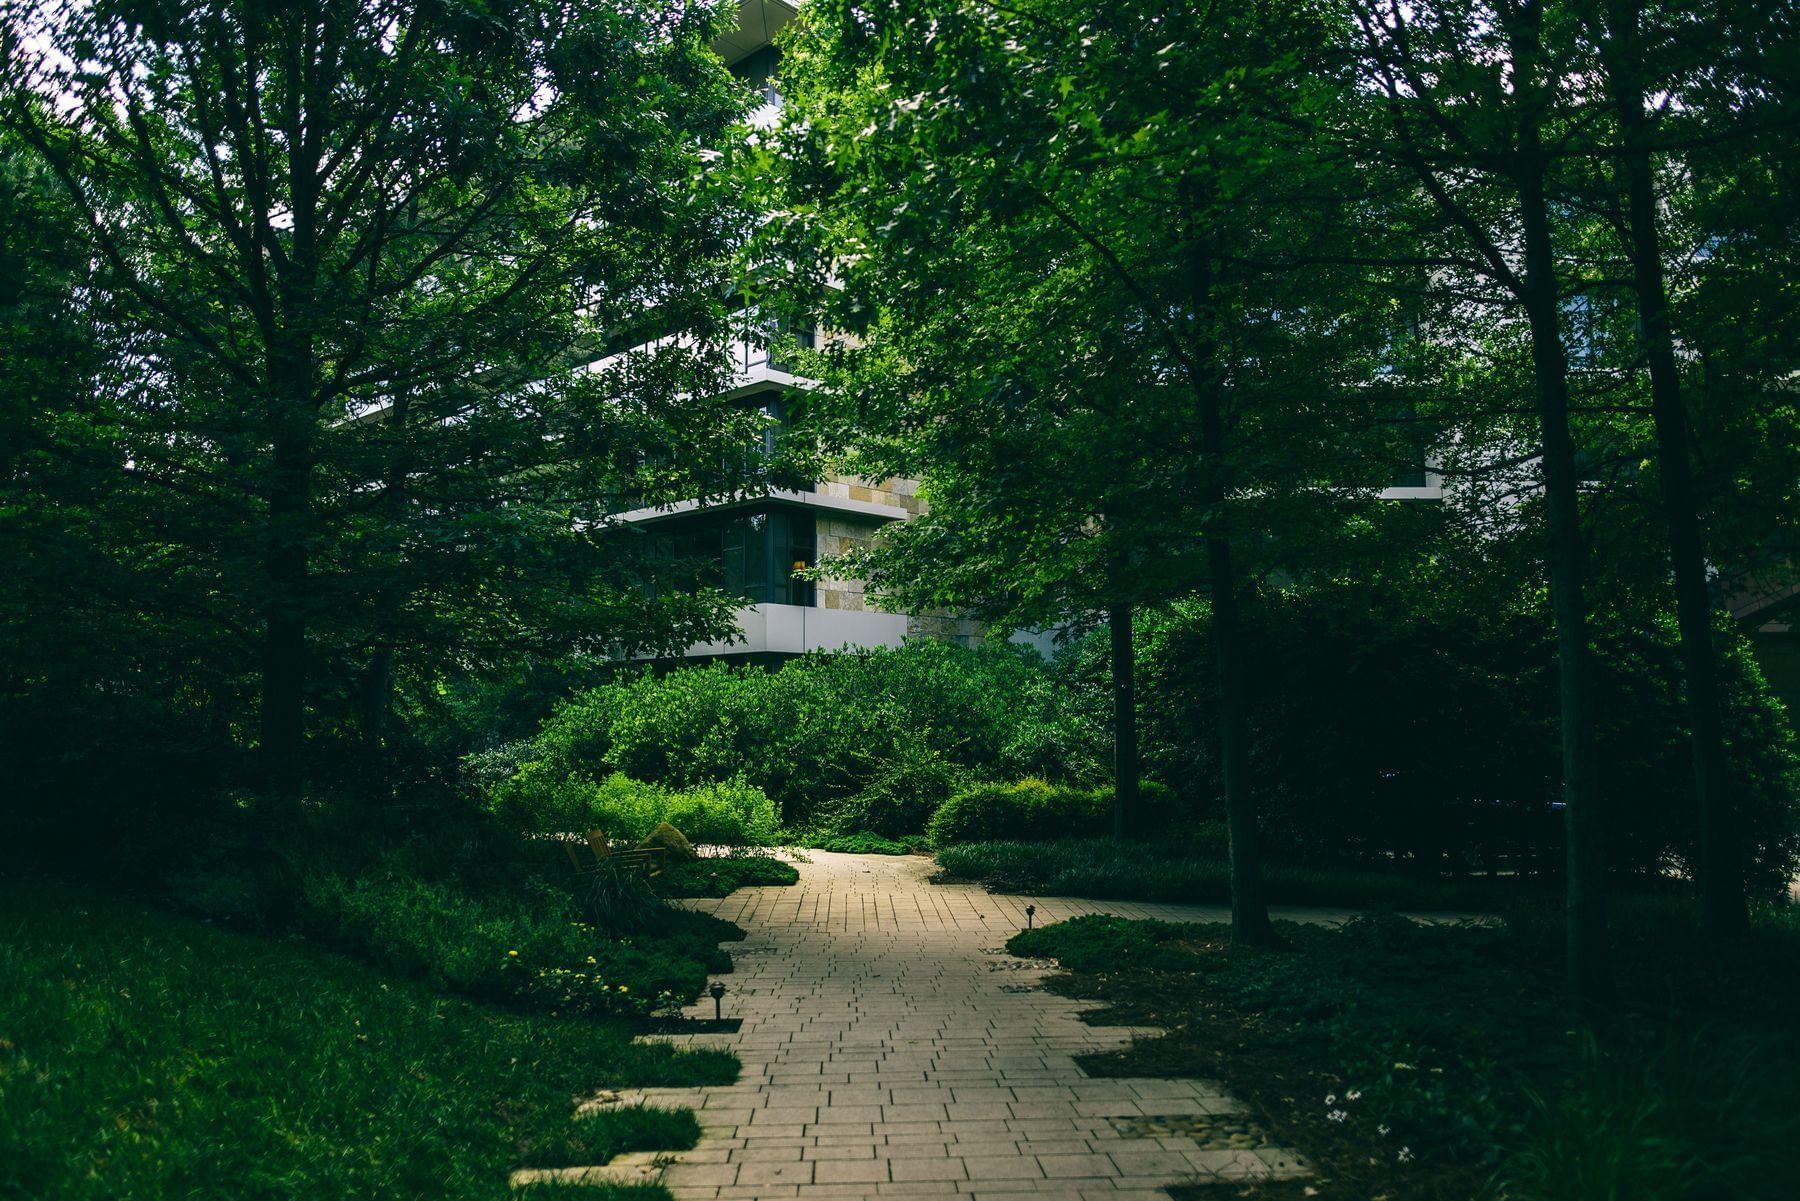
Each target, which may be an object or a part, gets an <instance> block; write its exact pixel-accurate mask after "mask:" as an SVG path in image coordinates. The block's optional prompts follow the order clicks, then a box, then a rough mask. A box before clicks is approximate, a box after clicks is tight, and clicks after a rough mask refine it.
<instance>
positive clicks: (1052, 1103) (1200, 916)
mask: <svg viewBox="0 0 1800 1201" xmlns="http://www.w3.org/2000/svg"><path fill="white" fill-rule="evenodd" d="M807 858H808V860H809V861H803V862H800V863H799V864H798V866H799V869H800V883H799V884H798V885H795V886H793V887H789V888H750V889H743V890H740V891H739V892H736V893H734V894H732V895H731V896H730V897H728V898H726V899H725V900H722V901H700V902H693V904H694V905H695V906H696V907H699V908H705V909H707V910H710V911H711V912H714V913H717V914H718V915H719V916H721V917H726V918H730V919H731V920H732V921H735V922H737V923H738V924H739V925H741V926H743V928H744V929H745V930H746V931H747V932H748V935H749V937H748V938H747V940H746V941H745V942H743V943H741V944H738V945H737V946H735V947H733V948H732V953H733V957H734V958H735V960H736V962H737V970H736V972H735V973H733V974H732V975H730V976H726V977H724V978H723V982H724V984H725V985H726V987H727V988H729V989H730V991H729V993H727V995H726V997H725V1013H726V1015H727V1016H732V1017H741V1018H742V1019H743V1029H742V1030H741V1031H740V1032H739V1033H737V1034H734V1035H686V1036H680V1037H679V1039H678V1041H681V1042H687V1043H692V1044H695V1045H711V1046H723V1047H729V1048H731V1049H732V1050H734V1051H736V1052H737V1053H738V1055H739V1056H740V1057H741V1058H742V1060H743V1064H744V1072H743V1077H742V1079H741V1080H740V1082H739V1083H738V1084H736V1085H733V1086H731V1087H726V1088H701V1089H646V1090H637V1091H631V1092H627V1093H624V1094H620V1095H609V1096H606V1097H604V1098H603V1099H601V1100H599V1101H597V1102H594V1103H597V1104H633V1103H637V1102H641V1101H649V1102H653V1103H656V1104H667V1105H686V1106H691V1107H693V1108H694V1110H695V1111H696V1113H697V1114H698V1115H699V1118H700V1122H701V1125H702V1127H703V1136H702V1138H701V1141H700V1144H699V1146H698V1147H696V1148H695V1149H694V1150H691V1151H686V1152H681V1153H679V1154H675V1155H673V1156H664V1157H660V1158H658V1159H655V1160H652V1158H651V1157H649V1156H633V1157H627V1159H628V1162H627V1163H621V1164H618V1165H617V1169H620V1170H623V1171H624V1172H633V1171H635V1172H639V1173H641V1175H640V1176H639V1177H638V1178H640V1179H655V1178H656V1177H657V1174H658V1168H659V1167H660V1165H662V1164H667V1166H666V1167H662V1168H661V1170H660V1178H661V1180H662V1182H663V1183H664V1184H665V1185H667V1186H668V1188H669V1189H670V1191H671V1192H673V1193H674V1195H675V1197H676V1199H677V1201H715V1199H723V1198H757V1199H761V1198H780V1197H799V1198H813V1199H817V1201H828V1199H831V1201H835V1199H838V1198H865V1197H888V1196H908V1197H923V1196H931V1197H968V1196H972V1197H975V1198H977V1199H979V1198H986V1197H995V1198H1000V1197H1005V1198H1009V1199H1010V1201H1023V1199H1024V1198H1025V1197H1026V1196H1030V1197H1055V1198H1066V1199H1068V1201H1167V1197H1166V1195H1165V1194H1164V1193H1162V1192H1161V1191H1160V1190H1161V1186H1162V1185H1165V1184H1170V1183H1174V1182H1177V1181H1182V1180H1193V1179H1196V1178H1210V1177H1215V1176H1217V1177H1241V1176H1249V1175H1270V1174H1281V1173H1293V1172H1295V1171H1297V1170H1298V1166H1297V1161H1296V1160H1295V1158H1294V1156H1293V1155H1291V1154H1289V1153H1287V1152H1284V1151H1279V1150H1269V1149H1260V1150H1253V1149H1232V1150H1206V1149H1204V1144H1203V1142H1202V1141H1200V1139H1199V1138H1197V1137H1195V1136H1193V1135H1188V1134H1181V1133H1171V1132H1170V1131H1169V1129H1168V1127H1169V1125H1170V1124H1169V1123H1162V1122H1151V1121H1146V1120H1145V1119H1146V1118H1165V1117H1174V1118H1192V1117H1194V1116H1196V1115H1229V1114H1232V1113H1234V1112H1235V1111H1236V1110H1237V1109H1238V1106H1237V1104H1236V1103H1235V1102H1234V1101H1233V1100H1232V1099H1231V1098H1230V1097H1228V1096H1227V1095H1225V1093H1224V1092H1222V1091H1221V1090H1220V1089H1219V1088H1218V1087H1217V1086H1215V1085H1212V1084H1210V1083H1207V1082H1204V1081H1194V1080H1153V1079H1095V1078H1089V1077H1088V1076H1086V1075H1084V1074H1083V1073H1082V1071H1081V1069H1080V1068H1078V1067H1077V1066H1076V1065H1075V1061H1074V1058H1073V1057H1074V1056H1077V1055H1081V1054H1084V1053H1087V1052H1092V1051H1101V1050H1108V1049H1112V1048H1117V1047H1120V1046H1123V1045H1125V1044H1126V1043H1127V1042H1128V1041H1129V1040H1130V1038H1131V1036H1132V1035H1133V1034H1134V1033H1138V1032H1137V1031H1133V1030H1131V1029H1126V1028H1120V1027H1110V1028H1109V1027H1097V1026H1089V1025H1086V1024H1085V1023H1083V1022H1082V1021H1081V1020H1080V1019H1079V1017H1078V1014H1079V1012H1080V1010H1081V1008H1082V1006H1081V1005H1080V1004H1079V1003H1077V1002H1074V1001H1070V1000H1067V999H1064V998H1062V997H1058V996H1056V995H1054V994H1052V993H1047V992H1043V991H1041V990H1038V989H1036V988H1034V987H1033V986H1034V985H1035V983H1036V982H1037V981H1038V980H1039V979H1040V978H1041V977H1042V976H1043V974H1044V972H1045V970H1046V968H1047V966H1048V965H1045V964H1041V963H1034V962H1030V961H1025V960H1019V959H1015V958H1013V957H1011V956H1009V955H1008V954H1007V953H1006V951H1005V949H1004V945H1005V942H1006V939H1007V937H1008V936H1010V935H1011V934H1013V933H1014V932H1016V931H1017V930H1019V929H1021V928H1022V927H1023V926H1024V925H1025V920H1026V918H1025V906H1026V904H1028V903H1035V904H1036V906H1037V921H1038V923H1039V924H1043V923H1045V922H1051V921H1059V920H1061V919H1063V918H1065V917H1072V916H1074V915H1076V914H1080V913H1094V912H1104V913H1117V914H1121V915H1124V916H1127V917H1161V918H1169V919H1173V920H1221V919H1222V918H1224V917H1225V916H1226V915H1225V911H1224V910H1222V909H1215V908H1199V907H1194V906H1178V905H1147V904H1146V905H1140V904H1134V903H1130V902H1120V903H1108V902H1103V901H1077V900H1069V899H1066V898H1045V899H1041V900H1038V899H1035V898H1026V897H1007V896H994V895H990V894H988V893H987V892H985V891H983V890H982V889H980V888H976V887H969V886H955V885H949V886H946V885H933V884H928V883H926V877H927V876H928V875H929V874H930V872H931V871H932V864H931V862H930V861H929V860H926V859H922V858H910V857H909V858H893V857H882V856H860V855H833V854H827V853H824V852H816V851H815V852H807ZM1309 916H1317V915H1316V914H1313V915H1309ZM688 1012H689V1013H690V1015H692V1016H696V1017H711V1016H712V1001H711V1000H710V999H708V998H702V1000H701V1002H700V1003H699V1004H698V1005H696V1006H694V1007H693V1008H692V1009H690V1010H689V1011H688ZM1134 1119H1136V1120H1135V1121H1134ZM1229 1123H1230V1119H1229V1118H1225V1119H1223V1120H1222V1121H1221V1122H1220V1123H1218V1124H1219V1125H1220V1126H1224V1125H1227V1124H1229ZM1175 1125H1180V1123H1175ZM1190 1125H1192V1123H1190ZM1158 1127H1160V1128H1161V1129H1158ZM1209 1138H1210V1139H1211V1141H1213V1142H1217V1141H1218V1138H1217V1136H1216V1132H1215V1134H1214V1135H1213V1136H1209ZM1240 1141H1249V1140H1247V1139H1240Z"/></svg>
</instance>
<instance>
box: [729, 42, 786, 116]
mask: <svg viewBox="0 0 1800 1201" xmlns="http://www.w3.org/2000/svg"><path fill="white" fill-rule="evenodd" d="M780 62H781V52H780V51H779V50H777V49H775V47H773V46H764V47H763V48H762V49H761V50H758V51H756V52H755V53H753V54H748V55H745V56H744V57H743V58H740V59H738V61H737V62H735V63H732V64H731V66H730V68H729V70H730V71H731V73H732V74H733V75H735V76H737V77H738V78H739V79H741V80H743V81H744V82H745V83H747V84H749V85H750V86H751V87H753V88H756V89H757V90H758V91H760V92H761V93H762V97H763V103H764V104H780V103H781V93H780V92H777V91H776V90H775V68H776V67H777V66H778V65H779V64H780Z"/></svg>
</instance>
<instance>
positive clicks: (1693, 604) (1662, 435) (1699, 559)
mask: <svg viewBox="0 0 1800 1201" xmlns="http://www.w3.org/2000/svg"><path fill="white" fill-rule="evenodd" d="M1611 12H1612V22H1611V29H1610V30H1608V31H1607V32H1606V33H1604V34H1603V35H1601V37H1600V39H1599V40H1600V43H1601V46H1602V48H1603V49H1602V56H1601V61H1602V64H1603V65H1604V67H1605V69H1606V75H1607V80H1608V84H1609V90H1610V91H1611V92H1612V99H1613V105H1614V107H1615V109H1616V110H1617V112H1618V117H1619V129H1620V133H1621V134H1622V135H1623V137H1622V142H1623V146H1622V149H1621V152H1620V154H1619V157H1618V164H1619V172H1620V175H1621V178H1622V180H1623V183H1624V185H1625V201H1626V212H1627V216H1628V218H1629V223H1630V238H1629V244H1628V246H1627V251H1628V253H1629V255H1630V258H1631V265H1632V279H1633V286H1634V288H1635V290H1636V293H1637V303H1638V330H1639V333H1638V336H1639V340H1640V343H1641V345H1642V348H1643V351H1644V357H1645V361H1646V363H1647V365H1648V367H1649V372H1650V406H1651V414H1652V417H1653V421H1654V425H1655V428H1656V458H1657V468H1658V475H1659V477H1660V482H1661V491H1662V504H1663V518H1664V521H1665V523H1666V525H1667V526H1668V538H1669V557H1670V560H1671V566H1672V568H1673V572H1674V577H1675V614H1676V623H1677V625H1678V627H1679V629H1680V631H1681V661H1682V669H1683V674H1684V675H1685V676H1686V683H1687V707H1688V721H1689V724H1690V725H1691V726H1692V727H1693V746H1692V750H1693V771H1694V802H1695V807H1696V810H1697V813H1698V819H1699V826H1700V863H1699V877H1700V921H1701V928H1702V929H1703V930H1704V931H1705V932H1706V933H1708V934H1710V935H1714V936H1719V937H1729V936H1731V935H1735V934H1737V933H1739V932H1741V931H1742V930H1743V929H1744V928H1745V927H1746V926H1747V925H1748V924H1749V912H1748V910H1747V908H1746V906H1745V900H1744V880H1743V867H1742V864H1741V863H1740V861H1739V848H1738V840H1737V831H1736V811H1737V805H1736V803H1735V798H1734V797H1733V796H1732V787H1731V770H1730V765H1729V762H1728V760H1727V758H1726V754H1725V728H1724V719H1723V714H1722V711H1721V710H1722V706H1721V703H1720V688H1719V671H1718V653H1717V650H1716V648H1715V647H1714V645H1713V632H1712V599H1711V596H1710V595H1709V593H1708V589H1707V586H1706V551H1705V544H1704V539H1703V536H1702V533H1701V528H1700V515H1699V496H1698V490H1697V489H1696V487H1695V484H1694V473H1693V465H1692V463H1691V461H1690V460H1689V457H1688V413H1687V404H1686V402H1685V401H1684V399H1683V397H1682V394H1681V374H1680V366H1679V364H1678V363H1677V362H1676V359H1675V335H1674V330H1673V327H1672V325H1671V322H1670V318H1669V300H1668V289H1667V285H1666V283H1665V281H1664V276H1663V263H1662V241H1661V237H1660V235H1659V234H1658V232H1657V227H1656V187H1655V179H1654V174H1653V169H1652V163H1651V156H1650V133H1651V130H1650V128H1649V118H1648V116H1647V114H1646V113H1645V111H1644V88H1643V84H1642V82H1641V80H1642V76H1641V74H1640V69H1639V64H1640V63H1641V62H1642V61H1643V60H1642V54H1643V48H1642V43H1641V41H1640V38H1639V33H1638V17H1639V6H1638V4H1637V3H1636V0H1615V2H1614V3H1613V4H1612V6H1611Z"/></svg>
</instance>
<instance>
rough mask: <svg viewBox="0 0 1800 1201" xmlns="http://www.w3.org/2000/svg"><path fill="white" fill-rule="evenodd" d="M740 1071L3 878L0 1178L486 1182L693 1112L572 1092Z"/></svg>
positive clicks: (334, 958) (17, 1184) (147, 1184)
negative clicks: (587, 1107)
mask: <svg viewBox="0 0 1800 1201" xmlns="http://www.w3.org/2000/svg"><path fill="white" fill-rule="evenodd" d="M736 1075H737V1064H736V1061H735V1059H734V1058H733V1057H732V1056H730V1055H728V1054H724V1053H721V1052H717V1051H709V1050H703V1051H680V1050H675V1049H673V1048H670V1047H668V1046H664V1045H653V1044H645V1043H637V1042H633V1041H632V1039H631V1037H630V1033H629V1030H628V1028H627V1027H626V1026H624V1025H622V1024H619V1023H615V1022H606V1021H595V1020H593V1019H592V1018H590V1017H581V1016H576V1015H572V1014H569V1013H566V1012H565V1013H561V1014H559V1015H557V1016H551V1015H550V1014H547V1013H530V1012H520V1011H517V1010H515V1009H510V1008H496V1007H494V1006H491V1005H488V1004H483V1003H480V1002H475V1001H471V1000H467V999H463V998H460V997H456V996H446V995H444V994H443V993H441V992H439V991H438V990H437V989H435V988H433V987H432V986H430V985H427V984H424V983H420V982H416V981H413V980H410V979H407V978H405V977H404V976H402V975H399V974H396V973H394V972H391V971H387V970H383V969H380V968H377V967H374V966H370V965H366V964H363V963H360V962H356V961H354V960H352V959H348V958H346V957H344V956H343V955H341V954H338V953H336V952H334V951H331V950H327V949H322V948H319V947H315V946H311V945H308V944H307V943H304V942H296V941H291V940H289V941H278V940H273V939H270V938H268V937H265V936H262V935H257V934H250V933H245V932H240V931H234V930H229V929H222V928H218V927H217V926H213V925H206V924H203V923H202V922H200V921H198V920H196V919H194V918H192V917H187V916H181V915H174V914H169V913H165V912H159V911H154V910H152V909H149V908H147V907H146V906H145V905H144V904H142V903H140V902H138V901H135V900H133V899H131V898H128V897H121V896H118V895H109V894H105V893H99V892H94V891H90V890H86V889H79V888H74V887H70V886H65V885H60V884H52V883H48V882H45V881H43V880H40V879H25V880H9V881H5V882H0V1194H5V1195H8V1196H20V1197H33V1198H42V1199H44V1201H62V1199H64V1198H70V1199H73V1198H103V1197H122V1196H130V1197H156V1196H173V1195H177V1194H179V1195H193V1196H221V1197H222V1196H237V1197H248V1196H301V1195H307V1196H321V1197H348V1196H387V1197H407V1196H415V1197H416V1196H441V1197H452V1198H462V1197H469V1198H474V1197H493V1198H500V1197H504V1196H507V1195H508V1194H509V1189H508V1187H507V1183H506V1176H507V1172H508V1171H509V1170H510V1169H512V1168H515V1167H518V1166H521V1165H526V1164H534V1165H538V1166H549V1165H556V1164H584V1163H597V1162H603V1160H604V1157H605V1156H607V1155H610V1154H613V1153H616V1152H619V1151H623V1150H628V1149H675V1148H678V1147H680V1146H683V1145H686V1143H684V1142H682V1141H676V1142H674V1143H673V1144H669V1145H667V1146H666V1147H665V1140H667V1139H671V1138H673V1139H676V1140H684V1139H685V1140H687V1141H688V1142H691V1138H692V1134H691V1121H692V1119H691V1118H690V1117H683V1116H675V1117H670V1116H666V1115H664V1116H656V1115H649V1114H624V1115H621V1116H616V1117H608V1118H606V1119H604V1120H593V1121H585V1122H577V1121H576V1120H575V1119H574V1118H573V1116H572V1110H571V1105H570V1098H571V1097H572V1096H576V1095H580V1094H582V1093H584V1092H586V1091H589V1090H592V1089H594V1088H597V1087H602V1086H622V1085H670V1086H688V1085H697V1084H721V1083H727V1082H729V1081H731V1080H733V1079H735V1077H736ZM581 1195H582V1196H588V1197H607V1196H609V1195H617V1196H620V1197H623V1196H624V1195H626V1193H625V1192H624V1191H618V1192H616V1193H613V1192H609V1191H606V1190H601V1191H599V1192H595V1191H593V1190H584V1191H583V1192H582V1193H581ZM629 1195H631V1196H633V1197H643V1196H646V1195H648V1196H650V1197H652V1198H654V1197H658V1196H664V1194H662V1193H661V1191H660V1190H654V1191H652V1192H650V1193H648V1194H646V1193H644V1192H641V1191H631V1192H630V1194H629Z"/></svg>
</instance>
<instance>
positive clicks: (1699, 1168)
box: [1493, 1034, 1800, 1201]
mask: <svg viewBox="0 0 1800 1201" xmlns="http://www.w3.org/2000/svg"><path fill="white" fill-rule="evenodd" d="M1787 1092H1788V1088H1787V1086H1786V1084H1785V1082H1783V1083H1781V1084H1778V1083H1777V1082H1776V1081H1775V1080H1773V1079H1771V1078H1770V1073H1769V1072H1767V1071H1766V1070H1762V1065H1759V1064H1758V1063H1756V1062H1754V1061H1753V1060H1752V1059H1750V1058H1748V1057H1747V1056H1745V1055H1744V1054H1743V1053H1741V1052H1740V1053H1738V1054H1736V1055H1733V1054H1731V1053H1729V1052H1728V1053H1725V1054H1721V1053H1720V1051H1719V1049H1718V1048H1717V1047H1715V1046H1713V1045H1711V1044H1710V1043H1709V1042H1708V1040H1706V1039H1703V1038H1700V1037H1696V1036H1694V1035H1691V1034H1690V1035H1686V1036H1682V1035H1679V1034H1677V1035H1673V1036H1671V1037H1669V1038H1668V1039H1666V1040H1665V1042H1664V1045H1663V1046H1662V1047H1661V1048H1660V1049H1658V1050H1656V1051H1654V1052H1653V1053H1651V1054H1649V1055H1645V1056H1622V1055H1619V1054H1617V1053H1616V1052H1611V1051H1608V1050H1605V1049H1603V1048H1602V1047H1601V1046H1600V1044H1599V1043H1598V1042H1597V1041H1596V1040H1594V1039H1593V1038H1592V1037H1591V1036H1590V1037H1588V1038H1585V1039H1583V1040H1582V1044H1581V1061H1580V1064H1579V1066H1578V1068H1577V1069H1576V1071H1575V1072H1574V1073H1573V1075H1572V1079H1571V1080H1570V1081H1569V1084H1568V1086H1567V1087H1566V1088H1563V1089H1559V1090H1554V1091H1549V1092H1544V1091H1538V1090H1535V1089H1534V1090H1531V1091H1530V1092H1529V1094H1528V1096H1529V1099H1530V1103H1531V1104H1530V1111H1529V1112H1530V1116H1529V1118H1528V1120H1527V1122H1526V1125H1525V1130H1524V1133H1523V1135H1522V1137H1521V1138H1520V1139H1519V1140H1518V1145H1517V1146H1516V1149H1514V1150H1513V1151H1512V1153H1511V1154H1510V1155H1509V1156H1508V1157H1507V1159H1506V1162H1505V1163H1504V1164H1503V1165H1502V1166H1501V1168H1500V1170H1499V1172H1498V1173H1497V1174H1496V1176H1495V1178H1494V1185H1493V1195H1494V1196H1495V1197H1497V1198H1502V1199H1504V1201H1636V1199H1638V1198H1642V1199H1643V1201H1686V1199H1689V1198H1705V1197H1720V1198H1724V1197H1730V1198H1734V1199H1736V1198H1742V1201H1777V1199H1778V1198H1783V1197H1787V1196H1789V1195H1791V1194H1792V1192H1793V1186H1794V1178H1793V1173H1792V1164H1791V1163H1783V1162H1782V1160H1783V1159H1784V1157H1786V1156H1785V1154H1784V1153H1785V1152H1786V1151H1787V1150H1788V1149H1790V1148H1791V1147H1792V1145H1793V1143H1792V1140H1793V1139H1794V1138H1795V1137H1796V1136H1797V1135H1800V1119H1797V1118H1796V1117H1795V1114H1794V1108H1793V1106H1792V1105H1791V1104H1789V1102H1788V1099H1787Z"/></svg>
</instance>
